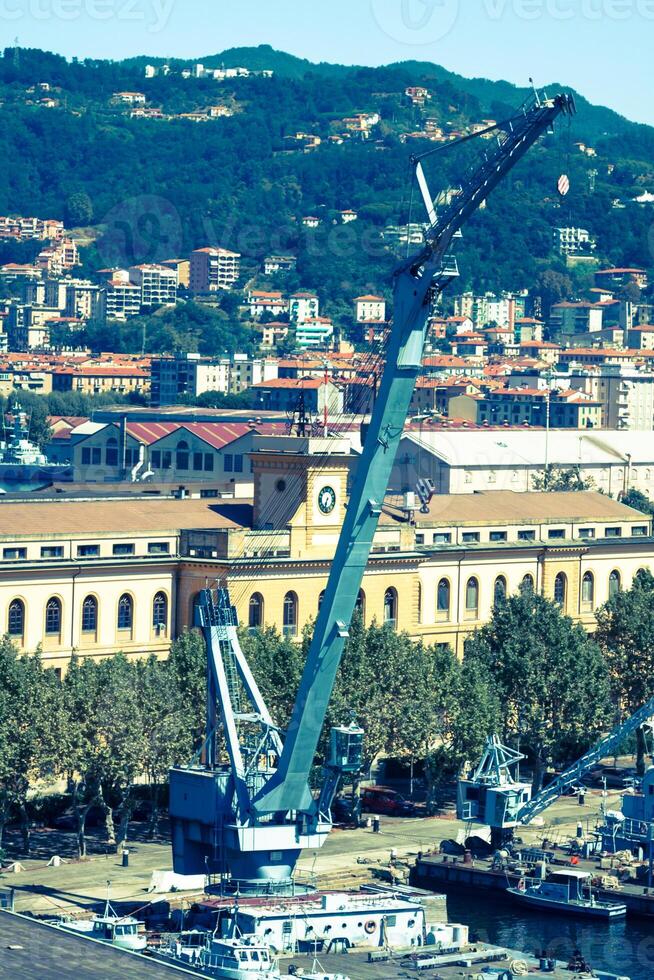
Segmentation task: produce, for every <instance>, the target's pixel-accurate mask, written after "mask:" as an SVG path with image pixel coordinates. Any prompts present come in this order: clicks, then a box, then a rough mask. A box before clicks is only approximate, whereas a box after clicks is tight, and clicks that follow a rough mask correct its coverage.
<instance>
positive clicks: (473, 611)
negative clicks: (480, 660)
mask: <svg viewBox="0 0 654 980" xmlns="http://www.w3.org/2000/svg"><path fill="white" fill-rule="evenodd" d="M251 458H252V466H253V479H254V499H253V501H251V502H249V501H242V500H240V499H238V500H237V499H216V498H203V497H201V496H200V494H201V492H202V491H201V490H197V491H194V493H195V496H193V497H192V498H189V497H187V498H185V499H170V498H165V499H163V498H162V499H157V498H156V497H148V496H146V495H145V494H144V496H143V497H135V496H134V495H132V496H130V497H124V498H120V497H114V498H112V497H108V498H107V499H95V500H75V499H65V500H50V501H40V500H34V501H30V502H29V503H13V502H7V503H1V504H0V557H1V561H0V627H1V628H2V629H3V630H4V631H5V632H8V633H9V635H10V636H11V637H12V639H13V640H14V641H15V642H16V643H17V644H18V645H19V646H20V647H22V648H24V649H28V650H33V649H35V648H36V647H37V646H38V645H39V644H41V645H42V647H43V651H44V655H45V658H46V661H47V663H49V664H51V665H53V666H55V667H58V668H60V669H62V670H63V669H65V667H66V665H67V663H68V661H69V658H70V655H71V652H72V651H74V650H77V651H79V652H80V653H83V654H85V655H93V656H99V657H102V656H107V655H110V654H112V653H113V652H115V651H117V650H124V651H125V652H126V653H127V654H129V655H132V656H140V655H144V654H147V653H155V654H156V655H159V656H163V655H165V654H166V652H167V650H168V648H169V645H170V642H171V640H172V639H173V638H174V637H175V636H177V635H179V633H180V632H181V631H183V630H184V629H185V628H186V627H188V626H189V625H192V623H193V610H194V605H195V604H196V602H197V596H198V593H199V591H200V590H201V589H202V588H205V587H206V586H211V585H214V584H216V583H218V582H221V583H224V584H227V585H228V586H229V590H230V595H231V597H232V601H233V602H234V603H235V605H236V607H237V610H238V614H239V620H240V622H241V623H242V624H244V625H246V626H248V625H249V626H250V627H256V626H260V625H265V624H270V625H275V626H277V627H278V628H279V629H280V631H283V632H284V633H286V634H287V635H290V636H299V635H300V634H301V631H302V628H303V626H304V625H305V624H306V623H307V622H308V621H310V620H311V619H313V618H315V615H316V612H317V609H318V605H319V602H320V597H321V592H322V590H323V589H324V588H325V585H326V581H327V576H328V574H329V568H330V561H331V558H332V556H333V553H334V549H335V546H336V541H337V539H338V534H339V531H340V527H341V524H342V520H343V516H344V513H345V508H346V506H347V489H348V483H349V480H350V477H351V470H352V468H353V467H354V466H356V459H357V457H356V456H352V455H350V454H349V442H348V441H344V440H338V439H330V440H325V439H307V438H305V439H300V438H295V437H270V440H269V441H267V442H265V441H264V442H263V443H262V446H261V448H260V449H259V450H258V451H257V452H255V453H252V455H251ZM643 567H647V568H654V539H653V538H652V528H651V520H650V519H649V518H648V517H647V516H645V515H643V514H641V513H640V512H638V511H636V510H633V509H631V508H629V507H625V506H624V505H622V504H620V503H618V502H616V501H614V500H612V499H611V498H610V497H608V496H605V495H602V494H599V493H593V492H578V493H513V492H511V491H495V492H492V491H491V492H487V493H478V494H453V495H437V496H435V497H434V498H432V501H431V503H430V505H429V507H428V508H427V512H426V513H422V512H421V511H420V510H416V509H415V508H414V506H413V502H412V499H411V497H408V498H407V499H400V498H398V499H390V498H389V499H387V501H386V505H385V507H384V509H383V513H382V516H381V520H380V524H379V528H378V531H377V534H376V535H375V539H374V543H373V550H372V554H371V556H370V561H369V563H368V568H367V570H366V574H365V576H364V580H363V583H362V588H361V592H360V593H359V606H360V608H361V609H362V611H363V614H364V617H365V620H366V622H367V623H370V622H372V621H373V619H376V620H377V622H390V623H391V624H392V625H394V626H395V627H396V628H397V629H400V630H406V631H407V632H408V633H409V634H410V635H411V636H413V637H414V638H422V639H423V640H424V641H425V642H427V643H430V644H431V643H447V644H450V645H451V646H452V647H453V648H454V649H455V650H456V651H457V653H458V654H459V655H460V654H461V653H462V652H463V643H464V640H465V637H466V636H467V635H468V634H469V633H470V632H471V631H473V630H475V629H476V628H478V627H479V626H480V625H481V624H483V623H484V622H485V621H487V620H488V618H489V616H490V613H491V610H492V606H493V603H494V601H495V598H496V597H497V596H498V595H499V594H500V593H502V592H505V591H506V592H509V593H510V592H514V591H515V590H516V589H517V588H518V587H519V586H520V583H521V582H522V581H523V580H524V579H525V578H526V577H530V579H531V581H532V583H533V586H534V588H535V589H537V590H538V591H541V592H543V593H544V594H545V595H547V596H549V597H551V598H555V599H556V600H557V601H558V602H560V603H561V605H562V607H563V608H564V609H565V611H566V612H567V613H569V615H571V616H572V617H573V618H574V619H576V620H578V621H580V622H581V623H583V625H584V626H585V627H586V628H587V629H592V628H593V625H594V611H595V610H596V608H597V607H598V606H599V605H601V604H602V603H603V602H604V601H606V599H607V598H608V596H609V594H610V593H611V592H612V591H613V590H616V589H619V588H626V587H628V586H629V585H630V584H631V581H632V579H633V576H634V574H635V573H636V571H637V570H638V569H639V568H643Z"/></svg>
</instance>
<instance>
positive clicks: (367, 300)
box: [354, 294, 386, 323]
mask: <svg viewBox="0 0 654 980" xmlns="http://www.w3.org/2000/svg"><path fill="white" fill-rule="evenodd" d="M354 316H355V319H356V321H357V323H365V322H368V321H371V320H385V319H386V301H385V300H384V298H383V297H382V296H374V295H373V294H369V295H367V296H357V297H355V300H354Z"/></svg>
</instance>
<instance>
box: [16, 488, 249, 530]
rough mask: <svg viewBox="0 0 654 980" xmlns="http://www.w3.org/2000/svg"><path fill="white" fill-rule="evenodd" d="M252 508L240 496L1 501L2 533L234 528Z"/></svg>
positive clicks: (247, 522)
mask: <svg viewBox="0 0 654 980" xmlns="http://www.w3.org/2000/svg"><path fill="white" fill-rule="evenodd" d="M250 510H251V508H250V507H249V506H248V505H247V504H245V505H244V504H243V502H242V501H240V500H239V501H234V502H232V501H221V502H220V503H216V502H215V501H208V500H170V499H165V500H141V499H139V500H133V499H131V498H130V499H128V500H120V501H119V500H112V501H105V500H83V501H79V500H78V501H69V500H57V501H47V502H46V501H37V502H34V503H13V502H6V503H5V502H0V536H1V537H4V538H15V537H18V536H23V535H29V536H30V537H32V536H38V535H59V534H84V535H87V536H92V535H93V534H111V533H116V534H124V533H128V534H129V533H134V534H155V533H158V534H163V533H177V532H178V531H179V530H180V529H181V528H194V527H206V528H229V527H232V528H236V527H242V526H247V525H248V524H251V520H250V519H248V511H250ZM230 515H231V516H230ZM232 517H233V518H234V519H232Z"/></svg>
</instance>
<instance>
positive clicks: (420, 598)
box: [417, 582, 422, 623]
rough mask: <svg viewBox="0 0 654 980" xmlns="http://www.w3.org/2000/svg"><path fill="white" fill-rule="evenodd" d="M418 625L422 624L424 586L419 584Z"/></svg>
mask: <svg viewBox="0 0 654 980" xmlns="http://www.w3.org/2000/svg"><path fill="white" fill-rule="evenodd" d="M417 622H418V623H421V622H422V586H421V584H420V582H418V619H417Z"/></svg>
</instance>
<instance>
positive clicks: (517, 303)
mask: <svg viewBox="0 0 654 980" xmlns="http://www.w3.org/2000/svg"><path fill="white" fill-rule="evenodd" d="M525 305H526V292H525V293H520V294H517V295H514V294H513V293H502V294H501V295H500V296H497V295H496V294H495V293H484V295H483V296H475V295H474V293H463V294H462V295H461V296H455V297H454V314H455V316H457V317H466V318H468V319H469V320H470V322H471V324H472V326H473V328H474V329H475V330H479V329H480V328H481V327H485V326H487V325H488V324H490V323H494V324H495V325H496V326H498V327H509V328H511V329H513V328H514V325H515V321H516V319H517V318H519V317H524V315H525Z"/></svg>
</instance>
